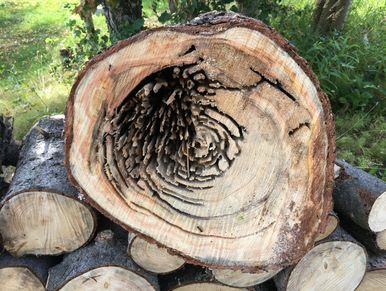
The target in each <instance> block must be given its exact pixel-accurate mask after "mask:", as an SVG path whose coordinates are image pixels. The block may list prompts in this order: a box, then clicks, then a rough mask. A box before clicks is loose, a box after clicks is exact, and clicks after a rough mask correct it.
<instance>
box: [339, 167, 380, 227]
mask: <svg viewBox="0 0 386 291" xmlns="http://www.w3.org/2000/svg"><path fill="white" fill-rule="evenodd" d="M336 164H337V165H338V166H340V167H341V170H340V175H339V177H338V178H337V179H335V188H334V191H333V198H334V208H335V210H336V211H337V213H338V214H339V215H340V216H344V217H346V218H348V219H350V220H351V221H353V222H355V223H356V224H358V225H359V226H361V227H362V228H364V229H368V230H371V231H373V232H380V231H383V230H385V229H386V193H385V194H384V192H385V191H386V183H385V182H384V181H382V180H381V179H378V178H376V177H374V176H372V175H370V174H368V173H366V172H365V171H362V170H360V169H357V168H355V167H353V166H351V165H350V164H348V163H346V162H344V161H340V160H337V161H336ZM382 194H383V195H382Z"/></svg>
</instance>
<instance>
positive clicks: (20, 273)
mask: <svg viewBox="0 0 386 291" xmlns="http://www.w3.org/2000/svg"><path fill="white" fill-rule="evenodd" d="M56 262H57V259H55V258H52V257H48V256H41V257H34V256H25V257H21V258H16V257H13V256H11V255H10V254H9V253H7V252H5V253H3V254H0V290H4V291H11V290H15V291H16V290H26V291H44V290H45V288H44V286H45V284H46V281H47V276H48V269H49V268H50V267H52V266H53V265H54V264H55V263H56Z"/></svg>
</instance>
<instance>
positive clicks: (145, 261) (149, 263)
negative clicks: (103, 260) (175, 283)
mask: <svg viewBox="0 0 386 291" xmlns="http://www.w3.org/2000/svg"><path fill="white" fill-rule="evenodd" d="M127 253H128V255H129V256H130V257H131V258H132V259H133V261H134V262H135V263H136V264H137V265H139V266H140V267H142V268H144V269H145V270H147V271H150V272H152V273H157V274H165V273H170V272H173V271H175V270H177V269H179V268H180V267H182V266H183V265H184V263H185V260H184V259H182V258H181V257H179V256H176V255H173V254H170V253H169V252H168V251H167V249H166V248H162V247H159V246H157V244H155V243H149V242H148V241H146V240H144V239H142V238H140V237H138V236H136V235H134V234H132V233H130V234H129V238H128V247H127Z"/></svg>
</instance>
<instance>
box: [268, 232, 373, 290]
mask: <svg viewBox="0 0 386 291" xmlns="http://www.w3.org/2000/svg"><path fill="white" fill-rule="evenodd" d="M366 263H367V254H366V251H365V249H364V248H363V247H362V246H361V245H359V244H358V243H357V242H356V241H355V240H354V239H353V238H352V237H351V236H350V235H349V234H348V233H346V232H345V231H344V230H343V229H342V228H340V227H338V228H337V229H336V230H335V232H334V233H332V234H331V235H330V236H329V237H328V238H326V239H324V240H322V241H320V242H318V243H317V244H316V246H315V247H314V248H312V249H311V250H310V251H309V252H308V253H307V254H306V255H305V256H304V257H303V258H302V259H301V260H300V261H299V263H298V264H296V265H295V266H294V267H291V268H287V269H285V270H283V271H282V272H280V273H279V274H278V275H277V276H276V277H274V280H275V284H276V286H277V288H278V290H280V291H281V290H288V291H292V290H297V291H306V290H307V291H309V290H315V291H321V290H326V291H328V290H354V289H355V288H356V287H357V286H358V284H359V283H360V282H361V280H362V278H363V276H364V274H365V271H366Z"/></svg>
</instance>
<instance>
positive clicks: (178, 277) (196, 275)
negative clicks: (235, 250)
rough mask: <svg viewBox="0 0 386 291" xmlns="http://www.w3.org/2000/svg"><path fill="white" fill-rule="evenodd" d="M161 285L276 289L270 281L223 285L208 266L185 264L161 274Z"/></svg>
mask: <svg viewBox="0 0 386 291" xmlns="http://www.w3.org/2000/svg"><path fill="white" fill-rule="evenodd" d="M160 286H161V289H162V290H165V291H172V290H174V291H195V290H205V291H237V290H244V291H267V290H271V291H272V290H275V288H272V287H271V286H272V285H271V284H270V283H267V284H264V283H263V284H260V285H256V286H253V287H244V288H236V287H231V286H226V285H223V284H222V283H221V282H218V281H217V280H216V278H215V277H214V275H213V273H212V271H211V270H210V269H208V268H204V267H200V266H194V265H189V264H185V265H184V266H183V267H182V268H180V269H178V270H177V271H176V272H173V273H169V274H167V275H163V276H160Z"/></svg>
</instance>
